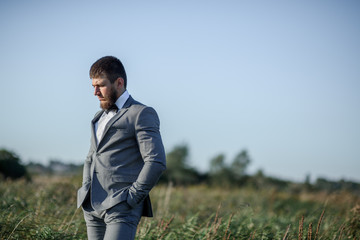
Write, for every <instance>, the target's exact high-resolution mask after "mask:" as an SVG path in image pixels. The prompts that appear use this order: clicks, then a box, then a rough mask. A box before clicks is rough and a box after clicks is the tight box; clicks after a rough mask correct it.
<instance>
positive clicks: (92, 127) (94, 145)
mask: <svg viewBox="0 0 360 240" xmlns="http://www.w3.org/2000/svg"><path fill="white" fill-rule="evenodd" d="M103 113H104V110H101V111H98V112H97V113H96V114H95V117H94V118H93V120H92V121H91V144H92V146H93V148H94V149H97V144H96V132H95V123H96V122H97V121H99V119H100V117H101V115H102V114H103Z"/></svg>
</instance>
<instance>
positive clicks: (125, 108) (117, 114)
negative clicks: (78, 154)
mask: <svg viewBox="0 0 360 240" xmlns="http://www.w3.org/2000/svg"><path fill="white" fill-rule="evenodd" d="M133 102H134V99H133V98H132V97H131V96H129V98H128V100H126V102H125V104H124V106H123V107H122V108H121V109H120V110H119V111H118V112H117V113H116V114H115V116H114V117H112V118H111V119H110V121H109V122H108V123H107V124H106V126H105V129H104V133H103V136H105V135H106V133H107V131H108V130H109V128H110V127H111V125H113V124H114V122H116V121H117V120H118V119H119V118H121V116H123V115H124V114H125V113H126V112H127V110H128V109H129V107H130V106H131V104H132V103H133ZM101 112H103V111H101ZM101 114H102V113H101ZM101 114H100V116H101ZM100 116H98V117H97V118H96V117H95V118H94V120H96V121H98V120H99V118H100ZM94 120H93V121H94ZM96 121H95V122H96ZM95 122H93V134H95V130H94V129H95V128H94V123H95ZM93 136H95V135H93ZM93 139H95V137H93ZM102 139H103V138H102ZM101 141H102V140H100V142H101ZM100 142H99V144H98V145H100ZM95 146H96V142H95Z"/></svg>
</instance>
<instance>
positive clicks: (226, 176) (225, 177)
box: [209, 154, 234, 187]
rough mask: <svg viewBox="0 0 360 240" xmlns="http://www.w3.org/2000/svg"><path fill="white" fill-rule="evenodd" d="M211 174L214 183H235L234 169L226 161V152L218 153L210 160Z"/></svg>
mask: <svg viewBox="0 0 360 240" xmlns="http://www.w3.org/2000/svg"><path fill="white" fill-rule="evenodd" d="M209 175H210V183H211V184H212V185H217V186H223V187H229V186H231V185H233V183H234V178H233V174H232V171H231V169H230V168H229V167H228V166H227V165H226V163H225V155H224V154H218V155H217V156H215V157H213V158H212V159H211V160H210V174H209Z"/></svg>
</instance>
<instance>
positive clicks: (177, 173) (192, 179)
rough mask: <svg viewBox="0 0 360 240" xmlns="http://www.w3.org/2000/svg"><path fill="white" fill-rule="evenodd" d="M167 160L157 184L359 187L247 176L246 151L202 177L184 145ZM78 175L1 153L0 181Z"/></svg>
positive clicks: (60, 165) (74, 169)
mask: <svg viewBox="0 0 360 240" xmlns="http://www.w3.org/2000/svg"><path fill="white" fill-rule="evenodd" d="M166 157H167V170H166V171H165V172H164V174H163V175H162V176H161V178H160V180H159V183H160V184H169V183H171V184H174V185H181V186H187V185H195V184H206V185H211V186H219V187H251V188H256V189H260V188H276V189H278V190H286V191H292V192H299V191H303V190H306V191H319V190H321V191H323V190H324V191H328V192H333V191H340V190H349V191H352V192H354V193H358V194H359V195H360V183H357V182H352V181H345V180H339V181H329V180H327V179H325V178H318V179H317V180H316V181H315V182H314V183H310V180H309V179H310V177H309V176H307V177H306V178H305V181H304V182H302V183H295V182H291V181H288V180H283V179H279V178H275V177H270V176H266V175H265V174H264V173H263V172H262V171H261V170H259V171H257V172H256V173H255V174H253V175H249V174H248V173H247V168H248V166H249V165H250V163H251V161H252V160H251V158H250V156H249V153H248V151H247V150H246V149H243V150H240V151H239V152H238V154H236V155H235V157H234V158H233V159H232V161H231V162H230V163H227V162H226V161H225V160H226V159H225V155H224V154H218V155H216V156H214V157H213V158H211V159H210V160H209V170H208V171H207V172H204V173H202V172H199V171H198V170H197V169H196V168H194V167H192V166H191V165H190V163H189V147H188V146H187V145H186V144H180V145H177V146H175V147H174V148H173V149H172V150H171V151H170V152H168V153H167V156H166ZM81 173H82V164H78V165H76V164H71V163H70V164H66V163H64V162H62V161H61V160H50V161H49V164H48V165H47V166H44V165H43V164H41V163H34V162H30V163H28V164H26V165H25V164H23V163H22V162H21V160H20V158H19V156H18V155H17V154H16V153H14V152H12V151H9V150H6V149H0V180H4V179H19V178H25V179H26V180H28V181H31V176H33V175H41V174H48V175H59V174H61V175H64V174H66V175H78V174H81Z"/></svg>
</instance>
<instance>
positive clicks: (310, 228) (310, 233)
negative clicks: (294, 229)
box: [307, 223, 312, 240]
mask: <svg viewBox="0 0 360 240" xmlns="http://www.w3.org/2000/svg"><path fill="white" fill-rule="evenodd" d="M311 237H312V223H310V224H309V229H308V234H307V240H311Z"/></svg>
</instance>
